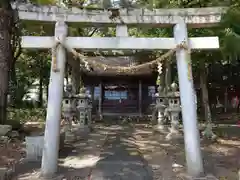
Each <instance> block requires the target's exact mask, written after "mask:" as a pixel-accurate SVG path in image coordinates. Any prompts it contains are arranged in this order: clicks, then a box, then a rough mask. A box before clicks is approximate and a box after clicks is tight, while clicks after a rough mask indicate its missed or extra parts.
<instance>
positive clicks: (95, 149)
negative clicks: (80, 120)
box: [13, 125, 153, 180]
mask: <svg viewBox="0 0 240 180" xmlns="http://www.w3.org/2000/svg"><path fill="white" fill-rule="evenodd" d="M134 131H135V129H134V128H132V127H131V126H129V125H127V126H120V125H110V126H101V125H100V126H95V127H94V131H93V132H91V133H90V134H89V136H88V138H87V139H86V140H80V141H78V142H76V143H74V144H73V146H69V147H67V146H66V149H65V150H64V151H63V152H61V153H60V158H59V173H60V174H61V175H63V176H64V178H61V179H67V180H73V179H80V180H151V179H153V175H152V170H151V168H150V167H149V166H148V164H147V162H146V161H145V160H144V158H142V156H141V153H140V152H139V150H138V147H137V146H136V145H135V138H134V137H133V133H134ZM39 172H40V163H25V164H22V165H20V166H18V167H16V172H15V176H14V178H13V179H18V180H30V179H35V178H36V177H37V175H38V174H39Z"/></svg>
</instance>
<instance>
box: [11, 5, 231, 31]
mask: <svg viewBox="0 0 240 180" xmlns="http://www.w3.org/2000/svg"><path fill="white" fill-rule="evenodd" d="M12 7H13V8H14V9H17V10H18V12H19V18H20V19H22V20H32V21H48V22H55V21H59V20H61V21H66V22H72V23H81V24H82V25H90V26H99V25H105V26H114V25H116V24H122V22H124V24H125V25H128V26H136V25H137V26H138V25H145V26H152V27H162V26H172V25H174V24H176V23H177V22H178V21H179V18H183V19H184V21H185V22H186V23H187V24H188V25H189V26H190V27H196V28H198V27H206V26H213V25H216V24H218V23H219V22H220V21H221V16H222V14H223V13H225V12H226V8H225V7H209V8H185V9H154V10H148V9H120V10H119V13H120V14H119V15H120V16H119V17H120V18H115V19H112V18H110V17H111V11H109V10H96V9H78V8H69V9H64V8H60V7H57V6H35V5H32V4H19V3H15V4H12Z"/></svg>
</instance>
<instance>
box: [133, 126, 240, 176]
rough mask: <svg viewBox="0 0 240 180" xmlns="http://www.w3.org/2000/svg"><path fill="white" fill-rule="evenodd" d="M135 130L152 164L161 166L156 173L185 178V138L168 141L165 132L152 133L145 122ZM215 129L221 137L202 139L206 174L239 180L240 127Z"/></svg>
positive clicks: (142, 149) (143, 150)
mask: <svg viewBox="0 0 240 180" xmlns="http://www.w3.org/2000/svg"><path fill="white" fill-rule="evenodd" d="M136 129H137V132H136V134H135V138H136V143H137V144H138V146H139V148H140V152H141V153H142V155H143V156H144V158H145V159H146V160H147V161H148V163H149V164H154V165H155V166H158V167H156V168H155V169H156V172H154V174H158V173H163V175H162V176H163V177H165V178H167V179H168V178H170V179H184V177H185V176H186V173H185V172H186V168H185V155H184V153H185V152H184V141H183V138H182V139H180V140H178V141H176V140H174V141H166V140H164V137H165V135H164V134H160V133H158V132H155V133H153V132H152V129H151V128H146V127H145V126H144V125H138V127H137V128H136ZM214 132H215V133H216V134H217V135H218V136H219V138H218V139H217V140H216V141H215V142H211V141H208V140H201V150H202V156H203V162H204V169H205V173H206V174H210V175H214V176H215V177H216V178H218V179H226V180H237V179H238V170H239V168H240V160H239V157H240V139H239V137H240V129H239V127H218V128H216V129H214ZM159 167H160V168H159ZM153 169H154V168H153ZM158 171H159V172H158Z"/></svg>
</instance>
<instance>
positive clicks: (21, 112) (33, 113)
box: [8, 108, 46, 124]
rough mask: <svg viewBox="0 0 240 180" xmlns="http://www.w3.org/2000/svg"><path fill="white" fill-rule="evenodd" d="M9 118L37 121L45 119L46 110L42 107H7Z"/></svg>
mask: <svg viewBox="0 0 240 180" xmlns="http://www.w3.org/2000/svg"><path fill="white" fill-rule="evenodd" d="M8 114H9V115H8V117H9V120H10V121H12V122H14V121H17V122H20V123H21V124H23V123H25V122H39V121H41V122H42V121H45V117H46V110H45V109H42V108H19V109H16V108H9V109H8Z"/></svg>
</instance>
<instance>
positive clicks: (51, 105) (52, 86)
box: [41, 22, 67, 177]
mask: <svg viewBox="0 0 240 180" xmlns="http://www.w3.org/2000/svg"><path fill="white" fill-rule="evenodd" d="M66 35H67V25H66V24H65V23H64V22H57V23H56V25H55V37H56V38H59V39H61V40H64V39H65V37H66ZM53 58H54V57H53ZM56 61H57V68H58V71H56V72H55V71H53V70H52V68H53V66H54V65H53V61H52V65H51V66H52V67H51V73H50V82H49V89H48V104H47V117H46V126H45V134H44V147H43V157H42V167H41V175H42V176H43V177H51V176H54V175H55V174H56V172H57V167H58V150H59V137H60V119H61V110H62V109H61V108H62V98H63V86H64V72H65V64H66V51H65V49H64V48H63V47H62V46H61V45H59V46H58V48H57V52H56Z"/></svg>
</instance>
